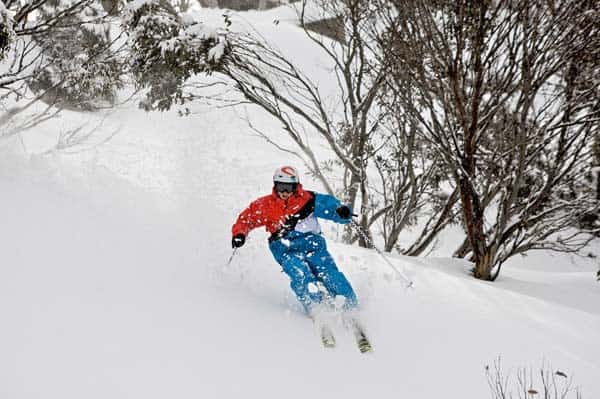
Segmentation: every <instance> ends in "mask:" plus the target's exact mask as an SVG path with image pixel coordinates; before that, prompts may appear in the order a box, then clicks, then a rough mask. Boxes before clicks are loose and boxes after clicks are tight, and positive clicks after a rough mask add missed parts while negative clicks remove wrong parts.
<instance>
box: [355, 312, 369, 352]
mask: <svg viewBox="0 0 600 399" xmlns="http://www.w3.org/2000/svg"><path fill="white" fill-rule="evenodd" d="M349 324H350V329H351V331H352V334H353V335H354V339H355V340H356V345H357V347H358V350H359V351H360V353H371V352H373V346H372V345H371V342H370V341H369V338H367V334H365V331H364V329H363V328H362V327H361V325H360V324H359V323H358V321H357V320H356V319H350V320H349Z"/></svg>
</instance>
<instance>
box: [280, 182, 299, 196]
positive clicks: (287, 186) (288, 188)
mask: <svg viewBox="0 0 600 399" xmlns="http://www.w3.org/2000/svg"><path fill="white" fill-rule="evenodd" d="M296 188H298V183H282V182H278V181H276V182H275V191H277V192H278V193H293V192H295V191H296Z"/></svg>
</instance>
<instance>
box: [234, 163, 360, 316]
mask: <svg viewBox="0 0 600 399" xmlns="http://www.w3.org/2000/svg"><path fill="white" fill-rule="evenodd" d="M351 217H352V210H351V209H350V208H349V207H348V206H346V205H342V204H341V203H340V201H339V200H338V199H336V198H335V197H333V196H331V195H327V194H319V193H315V192H312V191H307V190H304V189H303V188H302V185H301V184H300V181H299V178H298V172H297V170H296V169H295V168H293V167H291V166H283V167H281V168H278V169H277V170H275V174H274V175H273V191H272V193H271V194H269V195H266V196H264V197H261V198H258V199H257V200H255V201H253V202H252V203H251V204H250V205H249V206H248V207H247V208H246V209H244V210H243V211H242V212H241V213H240V215H239V216H238V218H237V221H236V222H235V224H234V225H233V227H232V228H231V232H232V236H233V237H232V240H231V245H232V247H233V248H239V247H241V246H242V245H244V243H245V242H246V237H247V235H248V233H249V232H250V231H251V230H253V229H255V228H257V227H261V226H265V228H266V230H267V231H268V232H269V233H271V236H270V237H269V249H270V250H271V253H272V254H273V257H274V258H275V260H276V261H277V262H278V263H279V264H280V265H281V267H282V268H283V271H284V272H285V273H286V274H287V275H288V276H289V278H290V280H291V283H290V286H291V288H292V290H293V291H294V293H295V294H296V297H297V298H298V300H299V301H300V303H301V304H302V305H303V307H304V309H305V311H306V312H307V314H308V315H309V316H311V317H313V316H314V314H313V313H314V312H318V308H319V305H320V304H321V303H322V302H323V299H324V293H323V292H322V291H321V290H319V288H318V285H317V283H318V282H320V283H322V285H323V286H324V287H325V288H326V289H327V291H328V292H329V294H330V295H331V296H332V297H333V298H334V299H335V302H336V303H337V304H340V305H341V308H342V309H343V310H345V311H349V310H353V309H355V308H356V307H357V305H358V302H357V299H356V294H355V293H354V290H353V289H352V286H351V285H350V283H349V282H348V280H347V279H346V277H345V276H344V274H342V272H340V271H339V270H338V268H337V266H336V264H335V262H334V260H333V258H332V257H331V255H330V254H329V252H328V251H327V246H326V242H325V238H324V237H323V236H322V235H321V228H320V226H319V222H318V220H317V218H322V219H327V220H332V221H334V222H337V223H341V224H346V223H349V222H350V220H351Z"/></svg>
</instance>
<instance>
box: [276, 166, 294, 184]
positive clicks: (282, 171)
mask: <svg viewBox="0 0 600 399" xmlns="http://www.w3.org/2000/svg"><path fill="white" fill-rule="evenodd" d="M277 182H279V183H300V178H299V177H298V171H297V170H296V168H294V167H292V166H282V167H281V168H277V169H275V173H273V183H277Z"/></svg>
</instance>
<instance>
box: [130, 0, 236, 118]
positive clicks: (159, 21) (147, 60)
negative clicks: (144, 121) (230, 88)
mask: <svg viewBox="0 0 600 399" xmlns="http://www.w3.org/2000/svg"><path fill="white" fill-rule="evenodd" d="M123 25H124V29H125V30H126V31H127V32H128V34H129V43H130V48H129V51H130V53H129V55H130V70H131V73H132V74H133V77H134V79H135V82H136V85H137V86H138V88H139V89H147V91H146V97H145V100H144V101H143V102H142V104H141V107H142V108H144V109H145V110H161V111H163V110H167V109H170V108H171V106H172V105H173V104H182V103H183V102H184V101H185V99H186V93H185V90H184V85H185V82H186V81H187V80H188V79H190V78H191V77H193V76H194V75H197V74H200V73H210V72H211V71H212V70H213V69H215V68H218V67H219V64H220V60H221V57H222V55H223V53H224V51H225V41H224V39H223V38H222V37H221V36H219V35H218V34H217V31H216V30H214V29H212V28H210V27H207V26H206V25H204V24H202V23H200V22H197V21H194V20H193V19H192V18H191V17H189V16H188V15H187V14H182V15H180V14H179V13H178V12H177V10H176V9H175V8H174V7H173V6H172V5H171V3H169V2H168V1H165V0H147V1H145V0H140V1H135V2H132V3H129V4H128V6H127V7H126V9H125V12H124V16H123Z"/></svg>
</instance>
